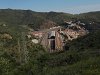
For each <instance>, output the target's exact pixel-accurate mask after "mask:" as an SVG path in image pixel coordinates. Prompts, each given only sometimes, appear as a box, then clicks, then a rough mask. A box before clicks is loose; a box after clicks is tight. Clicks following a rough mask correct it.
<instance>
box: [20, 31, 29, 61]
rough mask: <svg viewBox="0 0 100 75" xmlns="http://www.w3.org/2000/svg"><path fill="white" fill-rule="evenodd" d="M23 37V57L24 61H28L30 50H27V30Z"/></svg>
mask: <svg viewBox="0 0 100 75" xmlns="http://www.w3.org/2000/svg"><path fill="white" fill-rule="evenodd" d="M21 39H22V49H21V51H22V55H23V56H22V59H23V63H27V62H28V50H27V45H26V35H25V32H22V34H21Z"/></svg>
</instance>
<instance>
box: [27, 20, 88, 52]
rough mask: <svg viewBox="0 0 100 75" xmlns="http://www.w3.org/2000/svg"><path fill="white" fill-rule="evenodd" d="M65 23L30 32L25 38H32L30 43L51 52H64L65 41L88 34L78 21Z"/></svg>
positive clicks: (82, 24)
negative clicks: (39, 45)
mask: <svg viewBox="0 0 100 75" xmlns="http://www.w3.org/2000/svg"><path fill="white" fill-rule="evenodd" d="M65 23H66V25H65V26H55V27H51V28H49V29H44V30H39V31H30V32H29V33H28V35H27V37H28V38H32V37H33V38H32V39H31V41H32V43H34V44H41V45H43V47H44V48H46V49H47V50H49V51H50V52H52V51H61V50H64V46H65V44H66V42H67V41H72V40H73V39H77V38H78V37H81V36H84V35H86V34H88V33H89V31H88V30H86V29H85V28H84V27H83V26H84V25H85V23H81V22H80V21H78V22H73V21H70V22H65Z"/></svg>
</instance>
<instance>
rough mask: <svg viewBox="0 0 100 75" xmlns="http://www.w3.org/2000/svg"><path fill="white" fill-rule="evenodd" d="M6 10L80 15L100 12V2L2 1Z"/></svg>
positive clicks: (59, 0) (70, 0) (0, 4)
mask: <svg viewBox="0 0 100 75" xmlns="http://www.w3.org/2000/svg"><path fill="white" fill-rule="evenodd" d="M6 8H11V9H25V10H28V9H29V10H33V11H37V12H50V11H55V12H65V13H71V14H79V13H85V12H91V11H100V0H0V9H6Z"/></svg>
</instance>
